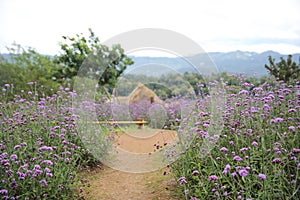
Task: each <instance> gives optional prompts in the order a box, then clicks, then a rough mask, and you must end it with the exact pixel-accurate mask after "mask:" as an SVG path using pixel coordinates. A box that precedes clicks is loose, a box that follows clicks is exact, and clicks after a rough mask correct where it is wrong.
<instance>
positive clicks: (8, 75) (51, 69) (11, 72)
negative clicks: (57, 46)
mask: <svg viewBox="0 0 300 200" xmlns="http://www.w3.org/2000/svg"><path fill="white" fill-rule="evenodd" d="M8 50H9V58H4V57H2V58H1V59H0V72H1V73H0V86H4V85H5V84H11V87H10V88H9V89H10V90H11V93H10V94H11V96H10V97H11V98H12V97H13V96H12V95H13V94H16V93H19V92H20V91H21V90H25V91H28V90H31V85H28V84H27V83H29V82H35V83H37V85H39V86H41V88H40V90H39V94H38V95H39V96H45V95H51V94H53V93H55V91H57V90H58V88H59V85H60V84H62V82H61V81H59V80H58V79H57V77H55V75H56V74H57V72H58V70H59V68H60V66H59V65H57V64H55V63H53V61H52V58H51V57H50V56H46V55H42V54H39V53H37V52H36V51H35V50H34V49H32V48H27V49H26V48H22V47H21V46H20V45H17V44H13V46H12V47H10V48H9V49H8ZM7 95H8V94H7Z"/></svg>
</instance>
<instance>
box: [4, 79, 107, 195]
mask: <svg viewBox="0 0 300 200" xmlns="http://www.w3.org/2000/svg"><path fill="white" fill-rule="evenodd" d="M30 85H31V86H34V85H35V83H30ZM10 87H11V85H10V84H6V85H5V86H4V88H2V89H5V91H4V90H3V91H4V92H3V93H1V95H0V123H1V126H0V150H1V153H0V180H1V181H0V199H14V198H15V199H17V198H19V199H75V198H80V196H79V188H78V187H79V185H78V184H79V183H78V178H79V177H78V176H77V174H76V170H77V169H78V168H79V167H84V166H87V165H92V164H94V163H96V162H97V160H96V159H95V158H94V157H93V155H92V154H91V151H90V150H89V149H87V148H86V147H85V143H84V142H83V140H82V136H81V135H80V131H79V129H83V127H81V126H83V125H81V124H76V123H75V121H76V120H77V119H78V116H76V115H74V114H73V109H72V99H73V98H74V96H76V93H75V92H72V91H70V89H69V88H61V89H60V90H59V91H58V92H57V93H56V94H54V95H52V96H46V97H44V98H38V97H37V96H36V95H34V94H35V91H34V90H32V91H29V92H28V93H21V94H20V95H14V96H15V98H14V99H13V100H9V98H8V97H7V92H8V91H9V89H10ZM33 88H38V86H36V87H33ZM88 105H89V106H87V107H85V109H93V108H90V107H93V106H94V105H93V104H91V103H89V104H88ZM83 106H86V105H83ZM98 131H99V130H98ZM98 135H99V134H98ZM93 140H94V142H95V143H96V144H98V145H102V144H104V143H103V141H102V138H98V139H97V138H95V137H94V138H93ZM94 146H95V147H96V145H94ZM101 150H102V152H100V153H101V154H105V149H103V148H101ZM77 191H78V192H77Z"/></svg>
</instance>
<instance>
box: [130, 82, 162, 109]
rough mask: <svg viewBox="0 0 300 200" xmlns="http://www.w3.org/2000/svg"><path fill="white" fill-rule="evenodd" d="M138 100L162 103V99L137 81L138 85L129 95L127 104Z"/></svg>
mask: <svg viewBox="0 0 300 200" xmlns="http://www.w3.org/2000/svg"><path fill="white" fill-rule="evenodd" d="M140 102H149V103H151V104H152V103H162V100H160V99H159V98H158V96H157V95H156V94H155V92H153V91H152V90H151V89H149V88H148V87H146V86H145V85H144V84H142V83H139V84H138V86H137V87H136V88H135V89H134V90H133V91H132V92H131V94H130V95H129V105H131V104H137V103H140Z"/></svg>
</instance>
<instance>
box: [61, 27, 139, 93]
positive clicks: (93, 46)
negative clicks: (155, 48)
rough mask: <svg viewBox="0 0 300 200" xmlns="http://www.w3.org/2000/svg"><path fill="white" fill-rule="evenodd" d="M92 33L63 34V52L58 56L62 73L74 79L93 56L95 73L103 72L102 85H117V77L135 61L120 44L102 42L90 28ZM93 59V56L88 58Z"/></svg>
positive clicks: (100, 82)
mask: <svg viewBox="0 0 300 200" xmlns="http://www.w3.org/2000/svg"><path fill="white" fill-rule="evenodd" d="M89 32H90V35H89V37H88V39H87V38H85V37H84V36H83V35H82V34H77V35H76V36H75V37H69V36H63V39H64V41H63V42H62V43H61V44H60V47H61V50H62V53H61V54H60V55H58V56H56V62H57V63H59V64H62V65H63V68H62V70H61V71H60V74H61V75H62V76H63V77H65V78H67V79H72V78H73V77H74V76H76V75H77V74H78V70H79V69H80V67H81V66H82V64H84V61H85V60H86V59H87V58H88V57H89V56H90V57H93V58H94V59H95V60H93V63H92V64H93V65H94V66H92V67H91V68H90V69H92V70H93V73H99V72H100V73H102V76H101V77H100V80H99V84H100V85H101V86H105V85H108V86H111V87H112V88H114V87H115V84H116V82H117V78H118V77H119V76H120V75H121V74H122V73H123V72H124V70H125V69H126V67H127V66H129V65H132V64H133V61H132V60H131V59H130V58H128V57H127V56H126V55H125V54H124V50H123V49H122V48H121V47H120V45H114V46H112V48H111V49H110V48H109V47H107V46H105V45H102V44H100V40H99V38H98V37H96V36H95V34H94V32H93V31H92V30H91V29H89ZM88 60H89V61H91V58H89V59H88Z"/></svg>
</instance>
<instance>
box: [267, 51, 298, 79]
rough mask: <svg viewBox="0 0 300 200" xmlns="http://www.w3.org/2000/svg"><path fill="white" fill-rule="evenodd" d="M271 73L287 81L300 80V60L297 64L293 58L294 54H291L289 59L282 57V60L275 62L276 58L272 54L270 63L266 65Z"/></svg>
mask: <svg viewBox="0 0 300 200" xmlns="http://www.w3.org/2000/svg"><path fill="white" fill-rule="evenodd" d="M265 68H266V69H267V70H269V73H270V74H271V75H273V76H275V77H276V78H278V79H279V80H282V81H284V82H285V83H295V81H299V80H300V62H299V63H298V64H297V63H296V62H294V61H293V60H292V55H289V56H288V58H287V60H285V59H283V58H280V62H278V63H275V60H274V59H273V58H272V57H271V56H270V57H269V65H265Z"/></svg>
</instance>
